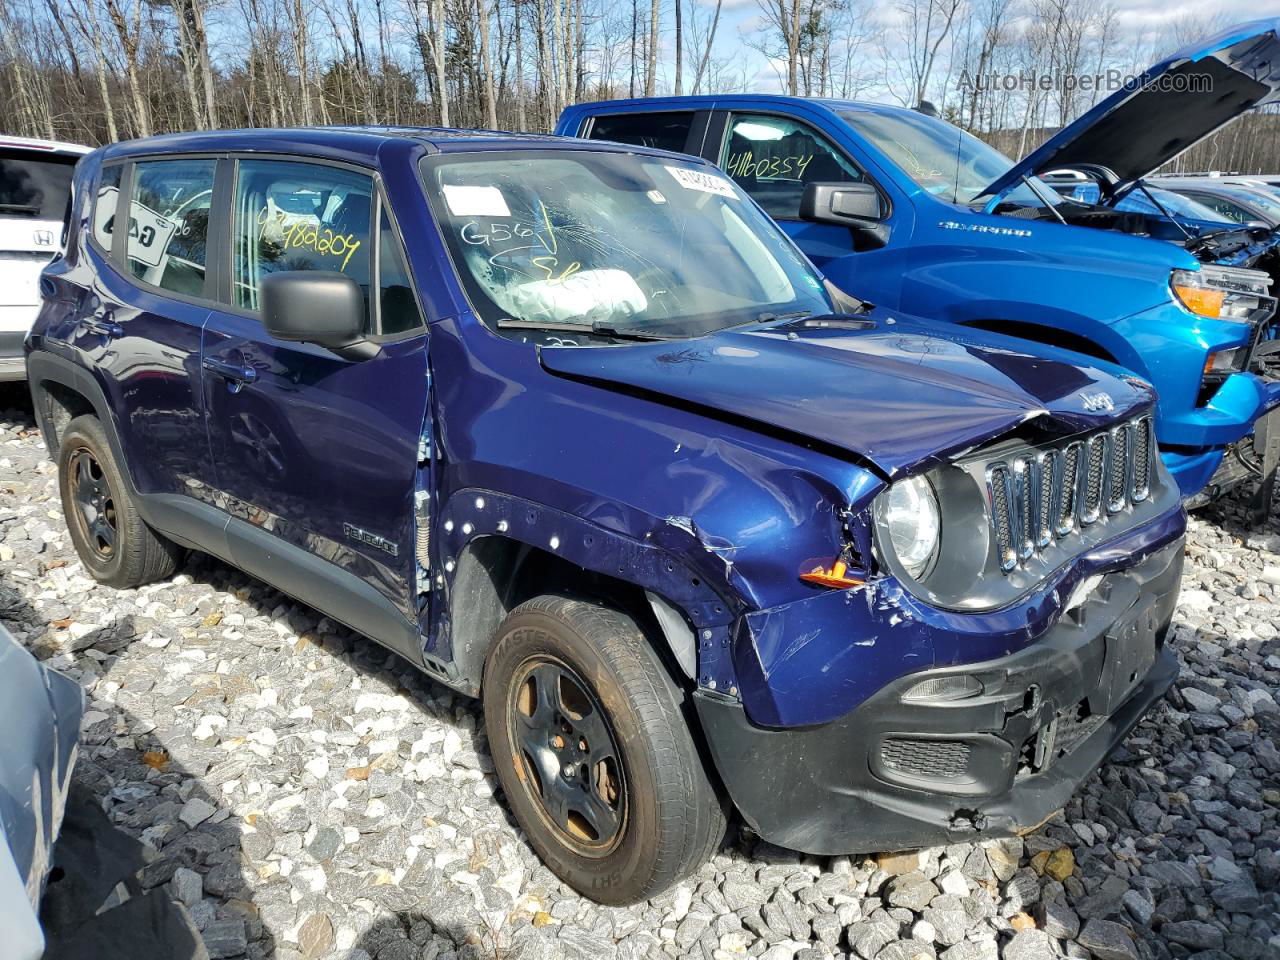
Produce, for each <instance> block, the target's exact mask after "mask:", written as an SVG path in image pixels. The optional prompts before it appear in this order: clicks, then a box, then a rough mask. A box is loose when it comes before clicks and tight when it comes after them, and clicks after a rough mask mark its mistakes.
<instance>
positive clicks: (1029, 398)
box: [539, 310, 1152, 477]
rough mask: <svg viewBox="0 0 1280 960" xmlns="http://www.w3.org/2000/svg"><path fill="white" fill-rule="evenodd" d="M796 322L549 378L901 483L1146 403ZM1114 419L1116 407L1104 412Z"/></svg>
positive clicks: (569, 361)
mask: <svg viewBox="0 0 1280 960" xmlns="http://www.w3.org/2000/svg"><path fill="white" fill-rule="evenodd" d="M889 319H890V318H889V315H888V314H887V313H885V312H884V311H883V310H876V311H874V312H873V313H872V314H871V315H870V317H869V318H868V319H867V320H859V321H854V322H844V323H838V322H831V323H829V324H828V325H826V326H821V325H819V322H813V323H809V322H806V321H795V322H792V323H788V324H785V325H782V326H778V325H773V326H770V327H766V328H763V329H759V330H755V331H726V332H724V333H718V334H713V335H711V336H706V337H699V338H697V339H693V340H674V341H662V342H657V343H644V344H635V345H628V346H619V347H585V348H584V347H543V348H542V349H541V350H540V351H539V358H540V360H541V363H542V366H543V367H544V368H545V369H546V370H548V371H549V372H551V373H554V374H557V375H559V376H565V377H570V378H572V379H575V380H581V381H585V382H589V383H594V384H596V385H598V386H601V387H604V388H606V389H618V390H624V391H626V392H628V393H633V394H639V395H641V396H643V397H645V398H646V399H649V400H652V401H654V402H657V403H663V404H666V405H668V406H672V407H677V408H681V409H686V410H689V411H691V412H694V413H700V414H703V415H708V416H712V417H720V418H723V419H727V420H731V421H733V422H737V423H740V424H743V425H744V426H747V427H748V428H750V429H757V430H760V431H761V432H766V433H773V434H781V435H782V436H783V438H784V439H786V440H789V441H791V442H795V443H799V444H802V445H805V446H817V447H823V448H827V449H831V448H837V449H838V451H841V452H844V453H846V454H848V455H850V456H851V459H857V460H860V461H863V462H864V463H870V464H871V465H872V466H874V467H875V468H876V469H877V470H878V471H879V472H880V473H881V474H882V475H884V476H886V477H894V476H897V475H899V474H901V473H904V472H907V471H910V470H914V469H916V468H918V467H920V466H921V465H923V464H931V463H935V462H938V461H941V460H944V459H946V458H947V457H949V456H951V455H953V454H956V453H959V452H960V451H962V450H966V449H969V448H971V447H973V446H976V445H978V444H980V443H983V442H985V441H987V440H990V439H992V438H994V437H997V436H1000V435H1001V434H1004V433H1007V432H1009V431H1010V430H1012V429H1014V428H1015V427H1017V426H1018V425H1019V424H1022V423H1024V422H1026V421H1028V420H1034V419H1037V418H1049V419H1046V420H1044V421H1043V425H1044V427H1045V428H1046V429H1047V430H1049V431H1050V432H1057V433H1062V434H1066V433H1076V432H1079V431H1083V430H1088V429H1096V428H1099V427H1102V426H1105V425H1106V424H1108V423H1111V422H1113V421H1115V420H1116V419H1117V418H1118V417H1120V416H1123V415H1124V414H1126V413H1128V412H1131V411H1132V410H1134V409H1136V408H1138V407H1140V406H1144V405H1146V404H1149V403H1150V402H1151V400H1152V393H1151V390H1150V388H1149V387H1148V386H1146V385H1145V384H1144V383H1142V382H1141V381H1138V380H1136V379H1131V378H1121V377H1120V376H1118V375H1113V374H1111V373H1108V372H1106V371H1104V370H1101V369H1098V368H1095V367H1091V366H1081V365H1078V364H1077V363H1074V362H1071V358H1073V357H1074V358H1076V359H1078V360H1079V361H1080V363H1087V360H1086V358H1084V357H1076V355H1074V354H1066V353H1064V352H1057V351H1052V350H1051V349H1050V348H1042V349H1043V350H1044V351H1045V352H1046V353H1047V354H1050V355H1053V354H1054V353H1058V354H1059V357H1058V358H1054V359H1049V358H1047V357H1046V356H1032V355H1030V354H1027V353H1023V352H1021V351H1020V350H1019V349H1018V348H1017V343H1018V341H1015V340H1012V339H1009V338H1005V337H999V336H997V335H995V334H984V333H970V332H966V331H962V330H960V329H958V328H957V329H956V331H955V333H954V334H953V333H951V332H948V333H947V335H946V336H940V335H938V332H937V327H936V326H933V325H929V324H927V323H925V322H923V321H911V320H905V319H903V318H902V317H901V315H898V316H897V318H896V319H893V320H892V322H887V321H888V320H889ZM1108 408H1112V409H1108Z"/></svg>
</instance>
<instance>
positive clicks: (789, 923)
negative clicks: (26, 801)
mask: <svg viewBox="0 0 1280 960" xmlns="http://www.w3.org/2000/svg"><path fill="white" fill-rule="evenodd" d="M6 408H7V409H6ZM1243 511H1244V498H1243V496H1241V497H1237V498H1235V499H1231V500H1228V501H1226V502H1224V503H1222V504H1218V505H1215V506H1213V507H1211V508H1209V509H1208V510H1206V511H1204V512H1203V513H1202V514H1201V515H1199V516H1198V517H1196V518H1193V520H1192V524H1191V535H1190V542H1189V544H1188V555H1189V561H1190V562H1189V565H1188V567H1187V575H1186V580H1185V582H1184V586H1183V592H1182V601H1181V604H1180V606H1179V609H1178V614H1177V617H1176V620H1175V629H1174V632H1173V636H1172V640H1171V642H1172V644H1173V645H1174V647H1175V648H1176V649H1177V651H1178V654H1179V656H1180V658H1181V663H1182V670H1181V675H1180V677H1179V680H1178V683H1177V690H1176V691H1175V692H1173V693H1171V695H1170V697H1169V699H1168V700H1167V701H1166V702H1164V703H1162V704H1161V705H1160V706H1158V707H1157V709H1156V710H1155V711H1154V712H1153V713H1152V715H1151V716H1150V717H1148V719H1147V720H1146V721H1145V722H1143V724H1142V725H1141V726H1140V727H1139V728H1138V729H1137V730H1136V731H1135V732H1134V735H1133V736H1132V737H1131V738H1130V739H1129V740H1128V742H1127V743H1126V745H1125V746H1124V747H1123V748H1122V749H1121V750H1120V751H1119V752H1118V753H1117V754H1116V755H1115V756H1113V757H1112V759H1111V761H1110V762H1109V763H1108V764H1107V765H1106V766H1105V767H1104V768H1103V769H1102V770H1101V771H1100V772H1099V774H1097V775H1096V776H1094V777H1093V778H1092V779H1090V780H1089V782H1088V783H1087V784H1086V785H1085V786H1084V788H1083V789H1082V790H1081V791H1080V792H1079V794H1078V795H1077V797H1076V798H1075V799H1074V800H1073V801H1072V802H1071V805H1070V806H1069V807H1068V809H1067V810H1066V811H1065V813H1064V814H1061V815H1059V816H1057V817H1055V818H1054V819H1053V820H1051V821H1050V822H1049V823H1048V824H1047V825H1045V827H1044V828H1042V829H1041V830H1040V831H1039V832H1037V833H1035V834H1033V835H1031V836H1028V837H1027V838H1025V840H1011V841H997V842H991V843H983V844H962V845H956V846H951V847H943V848H938V849H933V850H926V851H922V852H921V853H919V854H918V855H916V854H910V855H901V856H891V857H880V858H863V857H854V858H848V857H835V858H811V857H803V856H799V855H797V854H793V853H790V852H788V851H784V850H780V849H778V848H776V847H773V846H771V845H769V844H767V843H764V842H762V841H759V840H757V839H756V838H754V837H752V836H750V835H749V834H748V833H747V832H746V831H745V830H743V829H741V828H739V827H731V830H730V836H729V838H728V840H727V841H726V844H725V846H724V847H723V848H722V850H721V851H720V853H719V854H718V855H717V856H716V858H715V859H714V861H713V862H712V863H710V864H709V865H707V866H706V867H704V868H703V869H702V870H701V872H700V873H698V874H697V875H696V876H694V877H692V878H690V879H689V880H688V881H686V882H685V883H684V884H683V885H681V886H680V887H678V888H677V889H675V890H673V891H670V892H668V893H667V894H666V895H664V896H663V897H662V898H660V899H658V900H654V901H651V902H649V903H648V904H643V905H640V906H637V907H633V908H629V909H616V908H612V909H611V908H604V907H600V906H597V905H595V904H593V903H591V902H589V901H587V900H584V899H582V898H581V897H579V896H577V895H576V894H574V893H573V892H572V891H570V890H569V889H568V888H566V887H564V886H562V885H561V884H560V883H559V882H558V881H557V880H556V879H555V877H553V876H552V874H551V873H550V872H549V871H547V870H546V869H545V868H543V867H542V866H541V865H540V864H539V863H538V861H537V860H536V859H535V857H534V855H533V853H532V852H531V850H530V848H529V847H528V846H527V844H526V843H525V842H524V841H523V839H522V838H521V835H520V833H519V832H518V831H517V830H516V829H515V827H514V826H513V824H512V821H511V820H510V818H509V816H508V814H507V813H506V811H505V808H504V807H503V805H502V804H501V803H500V802H499V800H498V799H497V798H496V797H495V792H496V791H497V789H498V788H497V782H496V780H495V778H494V776H493V773H492V765H491V761H490V759H489V755H488V752H487V749H486V745H485V740H484V736H483V727H482V724H481V722H480V717H479V714H478V710H477V707H476V705H475V704H474V703H473V702H471V701H469V700H466V699H464V698H462V697H459V696H456V695H454V694H452V693H450V692H449V691H447V690H445V689H444V688H442V687H439V686H436V685H435V684H433V683H432V682H430V681H428V680H427V679H425V678H424V677H422V676H421V675H419V674H418V673H416V672H415V671H414V670H412V669H411V668H410V667H408V666H406V665H403V664H402V663H401V662H400V661H398V660H397V659H396V658H395V657H393V656H392V655H390V654H385V653H383V652H382V651H381V649H380V648H379V647H377V646H376V645H374V644H373V643H371V642H367V641H362V640H360V639H358V638H356V637H354V636H353V635H352V634H351V633H350V632H349V631H347V630H345V629H343V628H341V627H338V626H336V625H335V624H333V623H331V622H329V621H327V620H326V619H324V618H323V617H320V616H318V615H317V614H316V613H315V612H314V611H312V610H310V609H308V608H305V607H302V606H300V605H298V604H297V603H294V602H293V601H292V600H290V599H289V598H287V597H285V596H283V595H281V594H279V593H277V592H276V591H274V590H272V589H270V588H268V587H266V586H265V585H263V584H261V583H259V582H257V581H255V580H252V579H250V578H249V577H247V576H245V575H244V574H242V573H240V572H238V571H236V570H233V569H230V568H228V567H226V566H224V565H223V564H221V563H218V562H216V561H213V560H211V559H209V558H207V557H203V556H200V557H194V558H192V560H191V561H189V562H188V564H187V566H186V568H185V569H184V570H183V572H182V573H181V574H180V575H178V576H176V577H174V578H173V579H172V580H170V581H168V582H165V583H159V584H153V585H151V586H148V587H144V588H142V589H140V590H136V591H117V590H112V589H110V588H106V587H101V586H97V585H95V584H94V582H93V581H92V580H90V579H89V578H88V577H87V575H86V574H85V572H84V570H83V569H82V568H81V566H80V564H79V563H78V562H77V560H76V557H75V553H74V552H73V550H72V548H71V545H70V541H69V539H68V537H67V535H66V533H65V529H64V526H63V520H62V515H61V511H60V508H59V504H58V494H57V483H56V479H55V476H54V470H53V467H52V465H51V464H50V463H49V462H47V460H46V459H45V453H44V449H43V446H42V444H41V442H40V438H39V436H38V433H37V431H36V428H35V425H34V422H33V420H32V417H31V413H30V407H29V405H28V404H27V403H26V401H25V398H24V395H23V393H22V392H20V391H18V390H17V389H13V388H9V389H6V390H5V391H4V392H3V393H0V620H3V621H4V622H5V623H6V625H7V626H8V627H9V628H10V630H12V631H13V632H14V634H15V635H16V636H17V637H18V638H19V639H20V640H21V641H23V642H25V643H26V644H27V645H28V646H29V647H30V648H31V649H33V650H34V651H35V652H36V653H37V655H38V656H40V657H42V658H44V659H46V660H47V661H48V662H49V663H51V664H52V665H53V666H56V667H58V668H59V669H62V670H65V671H66V672H68V673H69V674H70V675H71V676H72V677H74V678H75V679H77V680H78V681H79V682H80V683H81V684H83V686H84V688H85V690H86V692H87V695H88V712H87V713H86V715H85V720H84V729H83V738H82V744H83V745H82V753H81V756H80V762H79V766H78V768H77V771H76V777H77V779H78V781H79V782H80V784H81V785H83V786H85V787H87V788H88V789H90V790H91V791H92V792H93V793H94V794H95V795H96V796H97V798H99V799H100V800H101V803H102V805H103V807H104V809H105V810H106V811H107V812H108V814H109V815H110V817H111V819H112V820H113V821H114V822H115V823H117V824H119V825H120V826H121V827H122V828H123V829H125V830H126V831H128V832H129V833H131V834H133V835H135V836H137V837H139V838H141V839H142V840H144V841H146V842H147V843H148V844H150V845H151V846H152V847H154V848H155V855H154V857H155V858H154V860H153V861H152V862H151V863H150V864H149V865H148V866H147V868H146V869H145V870H144V871H143V872H142V875H141V881H142V883H143V885H144V886H147V887H154V886H157V885H160V884H169V885H170V886H169V889H170V892H171V894H172V896H173V897H174V898H175V899H178V900H180V901H181V902H183V903H185V904H186V905H187V908H188V910H189V912H190V915H191V917H192V920H193V922H194V923H195V925H196V926H197V927H198V928H199V929H200V930H201V931H202V932H203V936H204V939H205V942H206V944H207V946H208V948H209V952H210V955H211V956H212V957H214V958H234V957H240V956H242V955H245V956H248V957H251V958H260V957H272V956H275V957H280V958H287V960H296V958H298V957H306V958H317V960H318V958H344V960H346V958H350V960H365V958H376V960H410V958H419V957H421V958H424V960H431V958H437V957H442V958H451V957H455V956H456V957H503V958H512V957H522V958H541V957H548V958H549V957H584V958H590V960H607V958H611V957H642V956H670V957H685V956H690V957H711V958H725V957H734V956H738V955H747V956H765V957H767V958H769V960H781V958H796V960H817V958H825V957H832V956H842V957H843V956H854V957H859V958H863V960H930V958H934V957H943V958H946V960H987V958H991V960H994V958H996V957H997V956H1000V957H1006V958H1009V960H1039V958H1049V957H1056V956H1067V957H1090V956H1093V957H1096V958H1099V960H1127V958H1153V957H1158V958H1165V957H1177V958H1182V957H1188V956H1194V957H1196V958H1199V960H1220V958H1239V960H1253V958H1260V957H1271V958H1276V957H1280V826H1278V825H1277V817H1278V814H1280V749H1277V745H1278V744H1280V707H1278V706H1277V700H1276V697H1277V694H1276V691H1277V689H1278V688H1280V630H1278V629H1277V625H1278V624H1280V511H1277V512H1275V513H1274V514H1273V518H1272V520H1271V522H1270V524H1269V526H1268V529H1267V531H1265V532H1261V533H1253V534H1251V533H1250V532H1249V531H1248V529H1247V526H1246V524H1245V521H1244V512H1243Z"/></svg>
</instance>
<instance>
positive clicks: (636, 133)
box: [589, 110, 693, 153]
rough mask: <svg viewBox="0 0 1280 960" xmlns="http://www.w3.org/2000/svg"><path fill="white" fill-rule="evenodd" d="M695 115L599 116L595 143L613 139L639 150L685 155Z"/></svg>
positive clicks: (593, 125)
mask: <svg viewBox="0 0 1280 960" xmlns="http://www.w3.org/2000/svg"><path fill="white" fill-rule="evenodd" d="M692 125H693V113H692V112H691V111H688V110H682V111H672V112H670V113H618V114H614V115H613V116H609V117H596V118H595V120H593V121H592V122H591V133H590V135H589V139H591V140H613V141H614V142H616V143H630V144H634V145H635V146H637V147H656V148H658V149H660V150H674V151H675V152H676V153H684V152H685V144H686V143H688V140H689V127H690V126H692Z"/></svg>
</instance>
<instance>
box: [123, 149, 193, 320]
mask: <svg viewBox="0 0 1280 960" xmlns="http://www.w3.org/2000/svg"><path fill="white" fill-rule="evenodd" d="M214 165H215V161H213V160H196V159H191V160H185V159H184V160H148V161H144V162H142V163H138V164H136V165H135V166H134V168H133V190H132V197H131V199H130V204H129V240H128V243H127V244H126V245H125V259H126V262H127V263H128V266H129V272H130V273H131V274H133V276H135V277H137V278H138V279H139V280H141V281H142V282H143V283H148V284H151V285H152V286H154V287H160V288H161V289H164V290H170V291H172V292H174V293H181V294H185V295H186V296H190V297H202V296H204V278H205V260H206V250H205V244H206V241H207V240H208V237H209V206H210V202H211V201H212V199H213V171H214Z"/></svg>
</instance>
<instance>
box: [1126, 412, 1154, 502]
mask: <svg viewBox="0 0 1280 960" xmlns="http://www.w3.org/2000/svg"><path fill="white" fill-rule="evenodd" d="M1152 433H1153V430H1152V423H1151V418H1150V417H1143V418H1142V419H1141V420H1139V421H1137V422H1136V423H1135V424H1134V425H1133V492H1132V494H1131V497H1130V499H1132V500H1133V502H1134V503H1141V502H1142V501H1143V500H1145V499H1147V497H1149V496H1151V465H1152V464H1151V452H1152V449H1153V448H1154V446H1155V437H1154V436H1152Z"/></svg>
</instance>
